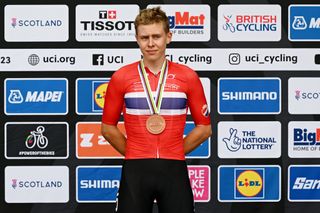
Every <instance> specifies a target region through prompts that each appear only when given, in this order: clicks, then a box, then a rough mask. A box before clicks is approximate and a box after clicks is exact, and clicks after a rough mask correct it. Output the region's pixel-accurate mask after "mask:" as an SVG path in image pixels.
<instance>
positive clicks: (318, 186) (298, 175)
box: [288, 165, 320, 202]
mask: <svg viewBox="0 0 320 213" xmlns="http://www.w3.org/2000/svg"><path fill="white" fill-rule="evenodd" d="M288 200H289V201H291V202H319V201H320V165H291V166H289V168H288Z"/></svg>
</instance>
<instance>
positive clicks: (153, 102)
mask: <svg viewBox="0 0 320 213" xmlns="http://www.w3.org/2000/svg"><path fill="white" fill-rule="evenodd" d="M138 71H139V75H140V79H141V83H142V86H143V90H144V92H145V93H146V99H147V102H148V105H149V109H150V112H151V114H160V108H161V102H162V97H163V91H164V86H165V84H166V79H167V74H168V62H167V60H165V61H164V62H163V64H162V67H161V70H160V77H159V80H158V87H157V90H156V96H155V97H153V94H152V90H151V87H150V82H149V79H148V76H147V72H146V69H145V66H144V63H143V60H141V61H140V63H139V66H138Z"/></svg>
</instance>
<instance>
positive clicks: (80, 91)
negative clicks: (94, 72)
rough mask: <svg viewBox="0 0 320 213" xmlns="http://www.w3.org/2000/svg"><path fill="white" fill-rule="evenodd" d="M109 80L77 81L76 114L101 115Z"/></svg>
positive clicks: (81, 79) (83, 79)
mask: <svg viewBox="0 0 320 213" xmlns="http://www.w3.org/2000/svg"><path fill="white" fill-rule="evenodd" d="M109 81H110V79H109V78H79V79H77V81H76V97H77V101H76V112H77V114H79V115H88V114H95V115H101V114H102V111H103V107H104V97H105V94H106V91H107V88H108V84H109Z"/></svg>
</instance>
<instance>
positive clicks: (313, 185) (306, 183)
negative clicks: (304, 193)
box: [292, 177, 320, 189]
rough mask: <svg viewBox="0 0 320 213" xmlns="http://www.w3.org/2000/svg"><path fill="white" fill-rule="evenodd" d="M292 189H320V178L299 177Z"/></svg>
mask: <svg viewBox="0 0 320 213" xmlns="http://www.w3.org/2000/svg"><path fill="white" fill-rule="evenodd" d="M292 189H320V180H317V179H307V178H306V177H297V178H296V180H295V182H294V184H293V187H292Z"/></svg>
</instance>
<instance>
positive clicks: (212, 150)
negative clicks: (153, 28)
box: [0, 0, 320, 213]
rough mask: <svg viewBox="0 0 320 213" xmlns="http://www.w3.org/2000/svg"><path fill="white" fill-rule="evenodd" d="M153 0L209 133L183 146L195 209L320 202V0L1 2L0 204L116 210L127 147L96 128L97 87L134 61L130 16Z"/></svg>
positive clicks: (70, 211) (205, 212) (3, 207)
mask: <svg viewBox="0 0 320 213" xmlns="http://www.w3.org/2000/svg"><path fill="white" fill-rule="evenodd" d="M156 5H160V6H161V7H162V8H163V10H165V11H166V13H167V15H168V17H169V24H170V30H171V31H172V33H173V41H172V43H171V44H170V45H169V46H168V50H167V58H168V59H169V60H172V61H174V62H177V63H181V64H186V65H188V66H190V67H191V68H193V69H194V70H196V71H197V73H198V75H199V76H200V79H201V83H202V85H203V87H204V90H205V95H206V99H207V101H208V106H209V108H210V111H211V118H212V130H213V135H212V136H211V137H210V138H209V139H208V140H207V141H205V142H204V143H203V144H202V145H201V146H199V147H198V148H197V149H196V150H194V151H193V152H192V153H190V154H189V155H188V156H187V163H188V171H189V177H190V183H191V186H192V191H193V194H194V200H195V209H196V212H197V213H212V212H215V213H235V212H246V213H253V212H254V213H259V212H261V213H262V212H284V213H296V212H301V211H304V212H318V211H319V208H320V204H319V201H320V121H319V120H320V116H319V115H320V84H319V81H320V72H319V71H320V50H319V48H320V43H319V41H320V33H319V31H320V1H319V0H316V1H315V0H313V1H311V0H304V1H302V0H293V1H290V3H288V2H285V1H281V2H280V1H271V0H256V1H250V0H238V1H235V0H229V1H227V0H220V1H208V0H194V1H188V2H187V3H186V4H181V1H176V0H171V1H166V0H164V1H157V0H154V1H144V2H143V3H141V2H139V1H127V0H125V1H121V2H119V1H108V2H107V3H106V2H101V1H97V0H90V1H88V0H79V1H77V2H70V1H64V0H61V1H60V0H49V1H46V2H43V1H39V0H28V1H18V0H10V1H8V0H3V1H1V2H0V19H1V20H3V21H2V22H1V23H0V72H1V75H0V78H1V81H2V84H1V88H0V89H1V91H2V92H1V93H0V94H1V95H0V100H1V105H2V109H3V110H2V112H1V115H0V116H1V119H0V123H1V126H2V128H0V131H1V136H2V140H0V141H1V142H0V143H1V144H0V155H1V156H0V176H1V183H3V184H2V185H1V190H0V212H1V213H2V212H4V213H6V212H19V213H43V212H47V213H56V212H65V213H84V212H89V211H90V212H95V213H99V212H101V213H102V212H103V213H106V212H107V213H112V212H114V209H115V202H116V195H117V191H118V188H119V180H120V177H121V169H122V168H121V164H122V161H123V157H122V156H121V155H120V154H119V153H117V152H116V151H115V150H114V149H113V148H112V147H111V145H110V144H109V142H108V141H106V140H105V139H104V138H103V137H102V135H101V133H100V120H101V114H102V109H103V106H104V96H105V91H106V90H107V89H108V83H109V81H110V77H111V76H112V74H113V73H114V72H115V71H116V70H117V69H119V68H120V67H121V66H123V65H125V64H128V63H132V62H134V61H137V60H139V59H141V53H140V51H139V49H138V46H137V44H136V43H135V37H134V35H135V29H134V24H133V21H134V18H135V16H136V14H137V13H138V11H139V9H142V8H147V7H153V6H156ZM118 126H119V128H120V130H121V131H122V132H123V133H124V134H126V130H125V128H124V124H123V117H122V116H121V118H120V122H119V124H118ZM193 126H194V123H193V121H192V117H191V116H190V114H189V115H188V116H187V122H186V127H185V130H184V134H185V135H186V134H188V132H189V131H190V130H191V129H192V127H193ZM157 212H158V210H157V208H156V205H155V208H154V210H153V213H157Z"/></svg>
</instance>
